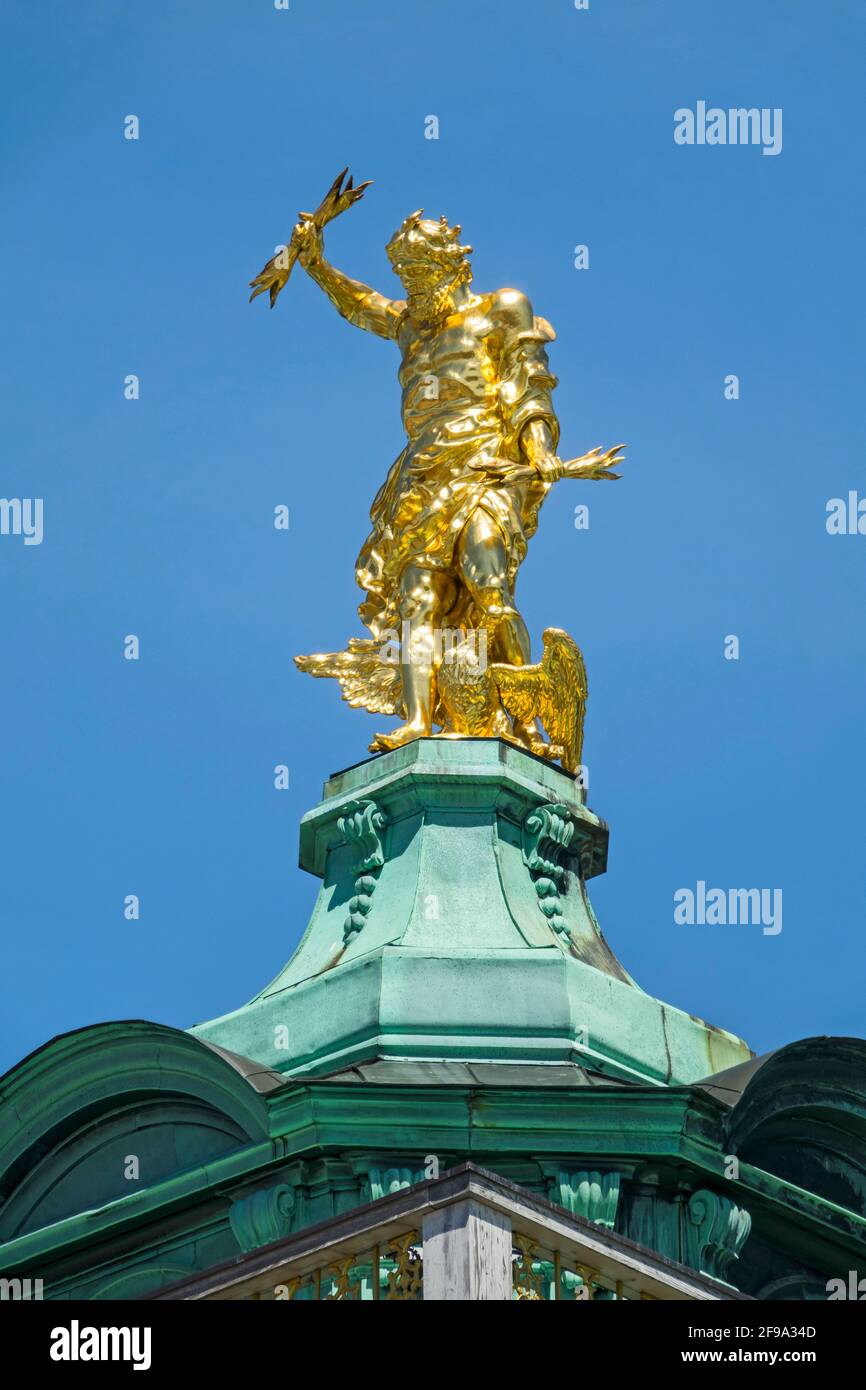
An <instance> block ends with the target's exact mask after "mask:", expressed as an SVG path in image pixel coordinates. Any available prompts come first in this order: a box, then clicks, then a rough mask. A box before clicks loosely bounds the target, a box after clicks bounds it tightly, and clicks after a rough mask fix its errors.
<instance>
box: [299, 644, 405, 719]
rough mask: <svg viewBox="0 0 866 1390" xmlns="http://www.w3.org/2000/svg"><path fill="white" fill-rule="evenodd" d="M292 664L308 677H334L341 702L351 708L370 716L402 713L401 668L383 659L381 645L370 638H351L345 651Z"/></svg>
mask: <svg viewBox="0 0 866 1390" xmlns="http://www.w3.org/2000/svg"><path fill="white" fill-rule="evenodd" d="M295 665H296V666H297V667H298V669H299V670H301V671H306V672H307V673H308V674H309V675H311V676H334V677H335V678H336V679H337V680H338V681H339V682H340V687H341V689H342V692H343V699H344V700H345V701H346V703H347V704H349V705H352V707H353V708H354V709H358V708H359V707H361V708H364V709H368V710H369V711H370V713H371V714H397V715H400V714H402V713H403V699H402V692H401V684H400V667H399V666H398V665H396V664H394V663H392V662H389V661H385V660H383V657H382V644H381V643H380V642H377V641H375V640H374V639H372V638H369V637H352V638H350V639H349V646H348V649H347V650H346V651H344V652H322V653H319V654H316V655H314V656H296V657H295Z"/></svg>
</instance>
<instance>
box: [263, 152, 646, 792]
mask: <svg viewBox="0 0 866 1390" xmlns="http://www.w3.org/2000/svg"><path fill="white" fill-rule="evenodd" d="M345 172H346V171H344V172H343V174H341V175H340V176H339V178H338V179H337V180H336V182H335V184H334V185H333V186H332V188H331V189H330V190H329V192H328V194H327V195H326V198H325V200H324V202H323V203H322V205H321V206H320V208H319V209H318V210H317V212H316V213H313V214H306V213H302V214H300V220H299V222H298V224H297V225H296V227H295V228H294V231H293V234H292V238H291V242H290V244H289V246H287V247H286V248H283V250H282V251H281V253H279V254H278V256H277V257H275V258H274V260H272V261H270V262H268V265H267V266H266V267H265V269H264V270H263V271H262V272H261V274H260V275H259V276H258V277H257V278H256V279H255V280H254V281H253V282H252V284H253V287H254V294H253V296H252V297H255V295H256V294H259V293H261V292H263V291H264V290H265V289H269V290H270V293H271V302H272V304H273V302H274V301H275V299H276V295H277V294H278V293H279V291H280V289H281V288H282V286H283V284H285V281H286V279H287V278H288V273H289V271H290V270H291V267H292V265H293V264H294V262H295V261H298V262H299V263H300V264H301V266H302V267H303V268H304V270H305V271H306V272H307V274H308V275H309V276H310V278H311V279H312V280H313V281H314V282H315V283H316V284H317V285H318V286H319V287H320V289H322V290H323V291H324V292H325V294H326V295H327V297H328V299H329V300H330V301H331V303H332V304H333V305H334V307H335V309H336V310H337V312H338V313H339V314H341V315H342V316H343V318H345V319H347V320H348V322H349V323H351V324H354V325H355V327H357V328H363V329H365V330H366V331H367V332H368V333H375V334H376V335H377V336H378V337H380V338H388V339H390V340H391V341H392V342H394V343H395V344H396V345H397V347H398V349H399V352H400V368H399V373H398V375H399V381H400V386H401V388H402V418H403V426H404V429H405V432H406V446H405V448H404V449H403V451H402V453H401V454H400V455H399V457H398V458H397V459H396V460H395V462H394V463H393V464H392V466H391V469H390V471H389V473H388V476H387V478H386V479H385V482H384V483H383V485H382V487H381V488H380V489H379V491H378V493H377V494H376V497H375V499H374V501H373V505H372V508H371V511H370V521H371V530H370V534H369V535H368V537H367V539H366V541H365V542H364V544H363V546H362V548H361V552H360V554H359V556H358V559H357V562H356V576H357V580H358V584H359V585H360V587H361V589H362V590H363V591H364V594H365V597H364V601H363V602H362V603H361V605H360V607H359V609H358V612H359V614H360V617H361V620H362V622H363V624H364V625H365V627H366V628H367V629H368V631H369V633H370V634H371V636H370V637H356V638H352V639H350V641H349V643H348V646H347V648H346V650H345V651H342V652H336V653H327V654H319V655H314V656H299V657H296V658H295V660H296V662H297V664H298V666H299V667H300V668H301V670H303V671H308V672H310V673H311V674H313V675H316V676H333V677H336V679H337V680H338V681H339V682H340V685H341V687H342V691H343V696H344V699H346V700H347V701H348V702H349V704H351V705H354V706H363V707H364V708H366V709H368V710H370V711H372V712H374V713H380V714H389V715H397V716H398V717H401V718H402V721H403V722H402V723H401V724H400V725H399V727H398V728H396V729H392V730H391V731H389V732H386V733H380V734H377V735H376V737H375V738H374V740H373V742H372V744H371V745H370V747H371V751H383V750H385V749H390V748H396V747H398V746H399V745H400V744H403V743H406V742H408V741H409V740H410V739H414V738H419V737H424V736H430V735H431V734H433V733H434V731H436V730H437V729H438V731H439V732H441V733H442V734H444V735H452V736H453V735H458V736H459V735H466V734H474V735H479V734H480V735H482V736H483V735H488V736H499V737H506V738H508V739H510V740H511V741H513V742H515V743H517V744H519V745H520V746H522V747H525V748H528V749H529V750H530V751H532V752H535V753H538V754H542V755H544V756H547V757H559V758H562V760H563V763H564V764H565V765H566V766H568V765H569V764H574V763H575V761H576V760H578V761H579V757H580V746H579V745H580V733H581V730H582V722H583V704H584V702H585V699H586V677H585V672H584V670H583V661H582V658H581V656H580V652H579V650H578V648H577V647H576V646H575V644H574V643H573V642H572V641H571V639H570V638H569V637H568V636H567V634H565V633H563V632H561V631H560V630H559V629H555V628H551V629H548V630H547V631H546V632H545V634H544V637H545V648H544V656H543V658H542V661H541V662H540V663H539V665H537V666H533V664H532V656H531V647H530V639H529V633H528V632H527V629H526V624H525V623H524V621H523V619H522V617H521V616H520V613H519V611H518V608H517V604H516V600H515V585H516V580H517V572H518V569H519V567H520V563H521V561H522V560H523V557H524V555H525V554H526V546H527V541H528V540H529V538H530V537H531V536H532V535H533V534H534V532H535V530H536V527H537V525H538V513H539V509H540V507H541V504H542V502H543V501H544V499H545V497H546V496H547V493H548V492H549V491H550V488H551V487H552V486H553V484H554V483H555V482H557V481H558V480H559V479H560V478H563V477H572V478H599V479H600V478H616V477H618V476H619V475H618V474H616V473H614V472H613V471H612V470H613V468H614V466H615V465H616V464H618V463H620V462H621V461H622V456H621V455H620V454H619V453H618V451H617V449H616V448H615V449H609V450H607V451H602V450H601V449H593V450H592V451H591V452H590V453H588V454H585V455H583V456H582V457H581V458H578V459H570V460H568V461H563V460H561V459H560V458H559V456H558V454H557V446H558V442H559V424H558V421H557V418H556V413H555V411H554V407H553V401H552V392H553V390H554V387H555V386H556V384H557V382H556V377H555V376H554V375H553V373H552V372H551V370H550V366H549V363H548V357H547V347H548V344H549V343H550V342H551V341H552V340H553V338H554V337H555V334H554V331H553V329H552V328H551V326H550V324H549V323H548V322H547V320H546V319H544V318H541V317H540V316H538V315H537V314H535V312H534V311H533V307H532V304H531V303H530V301H529V299H528V298H527V296H526V295H525V294H523V293H522V292H521V291H520V290H517V289H500V290H493V291H491V292H477V291H476V290H475V289H474V287H473V284H472V268H471V263H470V259H469V257H470V255H471V253H472V247H471V246H466V245H463V244H462V242H461V239H460V233H461V228H460V226H459V225H458V226H453V227H452V226H449V225H448V223H447V221H446V219H445V218H444V217H442V218H440V219H439V220H431V219H428V218H425V217H424V216H423V210H419V211H418V212H413V213H412V214H411V215H410V216H409V217H407V218H406V219H405V221H404V222H403V224H402V225H401V226H400V227H399V228H398V230H397V231H396V232H395V233H394V235H393V236H392V238H391V240H390V241H389V242H388V245H387V247H386V251H387V255H388V259H389V261H390V263H391V267H392V269H393V270H394V272H395V274H396V275H397V277H398V279H399V280H400V282H401V285H402V287H403V291H404V294H403V295H402V296H401V297H399V298H394V299H391V298H388V297H387V296H386V295H383V294H380V293H379V292H378V291H376V290H374V289H371V288H370V287H369V286H368V285H364V284H362V283H360V282H359V281H358V280H354V279H352V278H351V277H350V276H349V275H346V274H345V273H344V272H343V271H341V270H338V269H337V268H336V266H334V265H332V264H331V263H330V262H329V261H328V260H327V259H326V258H325V254H324V247H323V228H324V225H325V224H326V222H327V221H329V220H330V219H331V218H332V217H334V216H335V215H336V214H337V213H338V212H341V211H343V210H344V208H345V207H348V206H351V204H352V203H353V202H355V201H356V200H357V199H358V198H359V197H360V196H361V193H362V192H363V189H364V188H365V187H367V185H366V184H364V185H360V186H359V187H358V188H353V187H352V181H351V179H350V180H349V182H348V184H346V185H345V186H343V182H342V181H343V179H344V177H345ZM618 447H619V446H618ZM443 633H446V634H450V636H451V638H452V641H451V643H450V644H449V643H448V642H446V643H444V644H443V641H442V634H443ZM455 634H456V640H454V638H455ZM477 638H481V639H483V640H476V639H477ZM395 653H396V655H395ZM566 706H567V708H566ZM539 720H541V722H542V723H543V725H544V728H545V729H546V731H547V733H548V735H549V739H546V738H545V737H544V734H543V732H542V729H541V728H540V727H539Z"/></svg>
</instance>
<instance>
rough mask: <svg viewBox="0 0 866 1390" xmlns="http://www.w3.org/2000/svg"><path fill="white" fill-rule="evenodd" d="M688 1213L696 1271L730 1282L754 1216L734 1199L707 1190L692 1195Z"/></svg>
mask: <svg viewBox="0 0 866 1390" xmlns="http://www.w3.org/2000/svg"><path fill="white" fill-rule="evenodd" d="M687 1214H688V1220H687V1225H686V1233H685V1241H686V1250H687V1254H688V1260H689V1263H690V1264H691V1266H692V1268H693V1269H698V1270H702V1271H703V1273H704V1274H710V1275H712V1276H713V1278H715V1279H723V1280H724V1281H725V1282H726V1283H730V1282H731V1281H730V1278H729V1273H730V1268H731V1265H733V1264H734V1262H735V1261H736V1260H738V1259H739V1257H740V1251H741V1250H742V1248H743V1246H744V1245H745V1243H746V1240H747V1239H748V1236H749V1232H750V1230H751V1229H752V1218H751V1216H750V1214H749V1213H748V1212H747V1211H745V1210H744V1208H743V1207H738V1206H736V1205H735V1204H734V1202H732V1201H731V1199H730V1197H720V1196H718V1195H717V1194H716V1193H715V1192H710V1191H708V1190H707V1189H706V1188H701V1189H700V1190H699V1191H698V1192H693V1193H692V1195H691V1197H690V1198H689V1204H688V1207H687Z"/></svg>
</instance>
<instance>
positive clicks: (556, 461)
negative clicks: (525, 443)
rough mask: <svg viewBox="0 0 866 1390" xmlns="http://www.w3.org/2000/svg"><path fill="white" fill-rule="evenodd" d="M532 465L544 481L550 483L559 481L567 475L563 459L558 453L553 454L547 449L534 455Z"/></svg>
mask: <svg viewBox="0 0 866 1390" xmlns="http://www.w3.org/2000/svg"><path fill="white" fill-rule="evenodd" d="M532 466H533V468H534V469H535V471H536V473H537V474H538V476H539V477H540V478H541V480H542V482H545V483H548V484H553V483H558V482H559V480H560V478H563V477H564V476H565V465H564V463H563V462H562V459H561V458H560V457H559V455H558V454H552V453H549V452H548V451H546V450H545V452H543V453H538V454H536V455H535V456H534V458H533V460H532Z"/></svg>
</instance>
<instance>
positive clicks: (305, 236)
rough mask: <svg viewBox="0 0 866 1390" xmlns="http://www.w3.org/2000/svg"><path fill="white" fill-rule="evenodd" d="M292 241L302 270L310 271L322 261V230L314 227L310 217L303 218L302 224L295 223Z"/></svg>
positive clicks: (314, 224)
mask: <svg viewBox="0 0 866 1390" xmlns="http://www.w3.org/2000/svg"><path fill="white" fill-rule="evenodd" d="M292 241H293V243H294V244H295V246H297V249H298V260H299V261H300V262H301V265H302V266H303V267H304V270H310V269H311V268H312V267H313V266H314V265H316V264H317V263H318V262H319V261H320V260H321V259H322V256H323V255H324V250H325V248H324V242H323V239H322V229H321V227H318V226H317V225H316V223H315V222H314V221H313V219H312V217H305V218H304V219H303V221H302V222H298V223H296V225H295V227H294V229H293V231H292Z"/></svg>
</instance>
